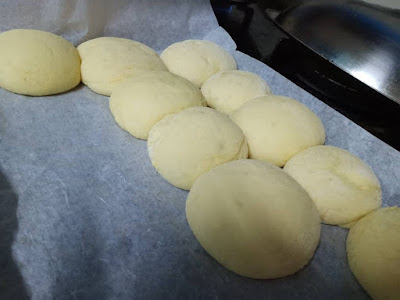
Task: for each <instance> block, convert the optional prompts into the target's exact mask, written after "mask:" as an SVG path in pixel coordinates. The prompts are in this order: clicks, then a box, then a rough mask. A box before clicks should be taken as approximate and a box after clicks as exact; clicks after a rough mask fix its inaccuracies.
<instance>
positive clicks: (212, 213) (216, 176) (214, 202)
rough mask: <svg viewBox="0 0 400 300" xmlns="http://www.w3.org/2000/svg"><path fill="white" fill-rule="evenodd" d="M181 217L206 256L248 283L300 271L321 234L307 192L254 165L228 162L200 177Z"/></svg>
mask: <svg viewBox="0 0 400 300" xmlns="http://www.w3.org/2000/svg"><path fill="white" fill-rule="evenodd" d="M186 216H187V220H188V222H189V225H190V228H191V229H192V231H193V233H194V235H195V236H196V238H197V240H198V241H199V243H200V244H201V245H202V246H203V247H204V249H205V250H206V251H207V252H208V253H209V254H210V255H211V256H212V257H214V258H215V259H216V260H217V261H218V262H219V263H221V264H222V265H223V266H224V267H226V268H227V269H229V270H231V271H233V272H236V273H238V274H240V275H242V276H246V277H252V278H265V279H267V278H278V277H283V276H287V275H291V274H294V273H295V272H297V271H298V270H300V269H301V268H303V267H304V266H305V265H306V264H307V263H308V261H309V260H310V259H311V258H312V256H313V254H314V251H315V249H316V247H317V245H318V242H319V237H320V230H321V223H320V218H319V215H318V211H317V209H316V207H315V205H314V203H313V201H312V200H311V199H310V197H309V196H308V194H307V192H306V191H304V189H303V188H302V187H301V186H300V185H299V184H298V183H297V182H296V181H295V180H294V179H292V178H291V177H290V176H289V175H287V174H286V173H285V172H284V171H282V170H281V169H279V168H278V167H275V166H273V165H271V164H269V163H266V162H262V161H256V160H238V161H233V162H229V163H226V164H223V165H221V166H218V167H216V168H214V169H212V170H211V171H209V172H207V173H205V174H203V175H201V176H200V177H199V178H198V179H197V180H196V181H195V183H194V184H193V187H192V189H191V190H190V193H189V196H188V199H187V201H186Z"/></svg>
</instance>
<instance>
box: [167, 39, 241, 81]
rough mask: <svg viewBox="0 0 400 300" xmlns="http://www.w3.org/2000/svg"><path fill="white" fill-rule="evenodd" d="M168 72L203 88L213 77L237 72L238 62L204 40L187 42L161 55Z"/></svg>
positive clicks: (175, 45) (217, 46) (173, 45)
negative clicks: (227, 71)
mask: <svg viewBox="0 0 400 300" xmlns="http://www.w3.org/2000/svg"><path fill="white" fill-rule="evenodd" d="M160 57H161V59H162V60H163V61H164V63H165V65H166V66H167V67H168V70H169V71H170V72H172V73H174V74H177V75H179V76H182V77H184V78H186V79H188V80H190V81H191V82H192V83H193V84H194V85H196V86H198V87H201V86H202V84H203V83H204V82H205V81H206V80H207V79H208V78H209V77H210V76H212V75H214V74H216V73H218V72H220V71H226V70H236V69H237V66H236V61H235V59H234V58H233V57H232V55H230V54H229V52H228V51H226V50H225V49H224V48H222V47H221V46H219V45H217V44H215V43H212V42H209V41H202V40H186V41H183V42H178V43H175V44H172V45H170V46H169V47H168V48H166V49H165V50H164V51H163V53H161V56H160Z"/></svg>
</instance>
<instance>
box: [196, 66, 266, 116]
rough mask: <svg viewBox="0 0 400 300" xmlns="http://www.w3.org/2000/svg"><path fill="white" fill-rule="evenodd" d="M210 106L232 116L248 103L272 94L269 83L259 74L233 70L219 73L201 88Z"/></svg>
mask: <svg viewBox="0 0 400 300" xmlns="http://www.w3.org/2000/svg"><path fill="white" fill-rule="evenodd" d="M201 92H202V93H203V95H204V97H205V98H206V101H207V104H208V106H210V107H212V108H215V109H216V110H218V111H220V112H223V113H226V114H231V113H233V112H234V111H235V110H237V109H238V108H239V107H241V106H242V105H243V104H245V103H246V102H247V101H249V100H251V99H254V98H257V97H261V96H264V95H265V94H269V93H270V89H269V87H268V85H267V83H266V82H265V81H264V80H263V79H262V78H261V77H260V76H258V75H257V74H254V73H251V72H246V71H239V70H232V71H223V72H219V73H217V74H215V75H213V76H211V77H210V78H208V79H207V81H206V82H205V83H204V84H203V86H202V87H201Z"/></svg>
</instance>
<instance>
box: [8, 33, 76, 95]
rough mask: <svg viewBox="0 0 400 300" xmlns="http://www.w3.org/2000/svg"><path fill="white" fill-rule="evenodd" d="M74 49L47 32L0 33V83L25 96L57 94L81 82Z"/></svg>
mask: <svg viewBox="0 0 400 300" xmlns="http://www.w3.org/2000/svg"><path fill="white" fill-rule="evenodd" d="M80 64H81V60H80V58H79V54H78V51H77V50H76V48H75V47H74V45H72V44H71V43H70V42H68V41H67V40H65V39H63V38H62V37H60V36H58V35H55V34H52V33H50V32H45V31H40V30H31V29H14V30H10V31H6V32H3V33H1V34H0V86H1V87H2V88H4V89H6V90H9V91H11V92H13V93H17V94H23V95H29V96H45V95H52V94H58V93H62V92H65V91H68V90H70V89H73V88H74V87H76V86H77V85H78V84H79V83H80V81H81V71H80Z"/></svg>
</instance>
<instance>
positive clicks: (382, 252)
mask: <svg viewBox="0 0 400 300" xmlns="http://www.w3.org/2000/svg"><path fill="white" fill-rule="evenodd" d="M346 250H347V259H348V262H349V266H350V269H351V271H352V272H353V274H354V276H355V277H356V278H357V280H358V282H359V283H360V284H361V285H362V286H363V288H364V289H365V290H366V291H367V292H368V294H369V295H370V296H371V297H372V298H373V299H376V300H398V299H400V208H399V207H386V208H381V209H378V210H376V211H374V212H371V213H370V214H368V215H366V216H365V217H363V218H362V219H361V220H359V221H358V222H357V223H356V224H355V225H354V226H352V227H351V229H350V231H349V234H348V236H347V243H346Z"/></svg>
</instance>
